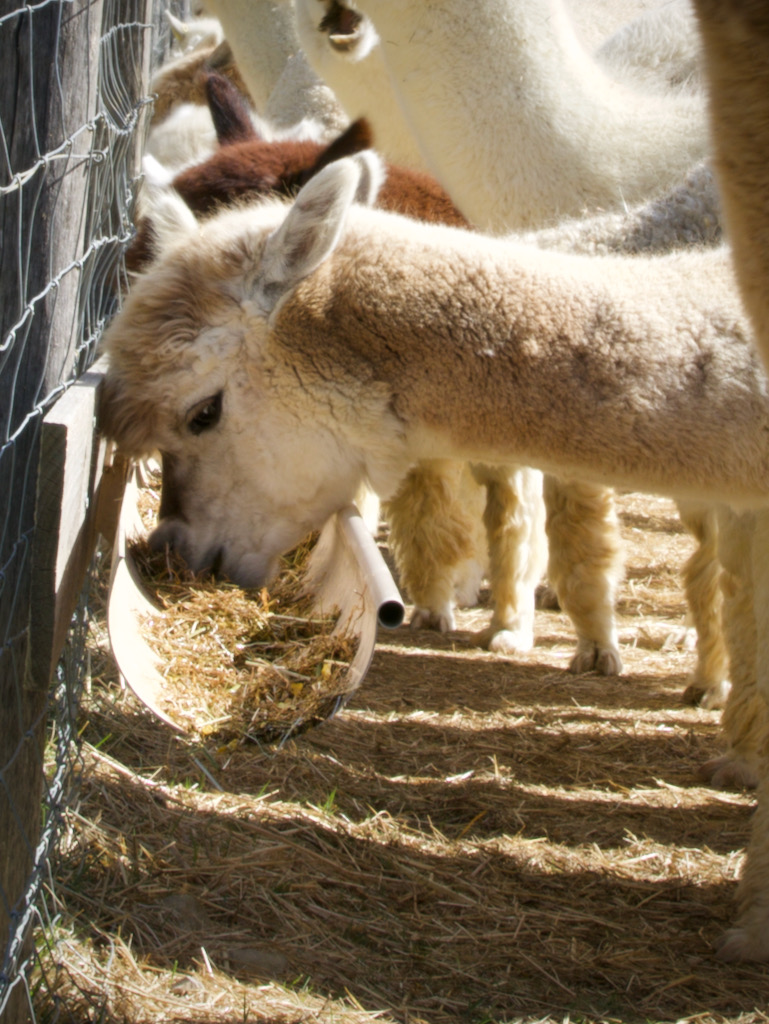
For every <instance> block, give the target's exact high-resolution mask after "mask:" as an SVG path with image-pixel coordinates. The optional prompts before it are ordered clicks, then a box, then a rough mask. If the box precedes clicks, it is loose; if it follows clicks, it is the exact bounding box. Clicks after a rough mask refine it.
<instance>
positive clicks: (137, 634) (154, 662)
mask: <svg viewBox="0 0 769 1024" xmlns="http://www.w3.org/2000/svg"><path fill="white" fill-rule="evenodd" d="M137 498H138V485H137V482H136V478H135V474H131V476H130V477H129V480H128V483H127V485H126V489H125V495H124V497H123V505H122V510H121V514H120V520H119V523H118V528H117V534H116V539H115V545H114V549H113V559H112V573H111V579H110V593H109V601H108V606H107V628H108V630H109V638H110V644H111V646H112V653H113V655H114V658H115V661H116V663H117V666H118V669H119V670H120V673H121V675H122V677H123V679H124V680H125V682H126V684H127V685H128V687H129V688H130V689H131V690H132V691H133V693H134V694H135V695H136V696H137V697H138V698H139V700H140V701H141V702H142V704H144V706H145V707H146V708H148V709H149V710H150V711H151V712H152V713H153V714H154V715H155V716H156V717H157V718H158V719H160V721H162V722H164V723H165V724H166V725H168V726H170V727H171V728H172V729H174V730H176V731H177V732H180V733H184V732H185V731H186V730H185V729H184V728H183V727H182V726H181V725H180V724H179V723H178V722H175V721H174V720H173V719H172V718H171V717H170V716H169V715H168V714H166V712H165V711H163V709H162V708H161V706H160V705H161V703H162V702H163V695H164V689H165V680H164V679H163V676H162V675H161V672H160V668H161V665H160V659H159V657H158V656H157V655H156V654H155V652H154V651H153V650H152V648H151V647H150V646H149V644H148V643H147V641H146V640H145V639H144V637H143V635H142V630H141V623H142V622H143V621H144V620H145V619H146V616H147V615H148V614H151V615H154V616H161V617H162V616H163V614H164V613H163V612H162V611H161V610H159V609H158V608H157V606H156V605H155V604H153V603H152V602H151V601H150V599H149V598H148V596H147V595H146V592H145V590H144V588H143V586H142V583H141V579H140V577H139V573H138V571H137V569H136V566H135V564H134V561H133V559H132V557H131V554H130V551H129V544H130V542H131V541H132V540H134V539H136V538H137V537H140V536H141V535H142V534H143V533H144V532H145V530H144V526H143V525H142V522H141V519H140V517H139V513H138V508H137ZM306 580H307V585H308V587H309V588H310V590H311V591H312V592H313V593H314V595H315V609H316V611H318V612H319V613H322V612H324V611H326V610H328V611H331V610H332V609H334V608H337V609H338V610H339V618H338V620H337V623H336V626H335V627H334V632H345V633H347V634H349V635H351V636H353V637H356V638H357V640H358V647H357V651H356V654H355V656H354V658H353V660H352V662H351V663H350V666H349V669H348V673H347V677H346V679H345V680H343V681H342V685H343V686H344V688H345V692H344V694H343V695H341V696H340V697H339V698H338V699H337V701H336V704H335V705H334V707H333V709H332V710H331V712H330V714H329V715H328V716H327V717H332V716H333V715H334V714H336V712H337V711H339V710H340V708H342V707H343V706H344V705H345V704H346V703H347V701H348V700H349V699H350V696H351V695H352V694H353V693H354V692H355V690H357V688H358V687H359V686H360V684H361V683H362V682H363V679H364V678H365V675H366V672H367V671H368V668H369V665H370V664H371V658H372V656H373V653H374V645H375V643H376V634H377V626H378V625H381V626H384V627H386V628H389V629H394V628H396V627H397V626H400V625H401V623H402V622H403V617H404V613H405V609H404V606H403V601H402V599H401V596H400V593H399V592H398V588H397V587H396V585H395V582H394V580H393V578H392V575H391V574H390V570H389V569H388V568H387V565H386V563H385V561H384V559H383V558H382V555H381V553H380V551H379V548H378V547H377V545H376V542H375V541H374V539H373V537H372V536H371V534H370V533H369V531H368V530H367V528H366V526H365V524H364V522H363V520H362V519H361V517H360V514H359V512H358V510H357V509H356V508H355V506H354V505H349V506H347V507H346V508H343V509H340V511H339V512H337V513H336V514H335V515H333V516H332V517H331V519H329V521H328V522H327V523H326V525H325V526H324V528H323V530H322V531H321V534H320V537H319V538H318V541H317V543H316V545H315V547H314V548H313V551H312V553H311V555H310V559H309V562H308V567H307V575H306ZM302 724H303V722H302V720H301V719H299V720H298V721H297V722H295V723H294V725H293V727H292V728H291V729H289V730H288V731H287V733H286V736H288V735H290V734H291V733H292V732H294V731H296V730H297V729H299V728H300V727H301V726H302ZM284 738H286V737H284Z"/></svg>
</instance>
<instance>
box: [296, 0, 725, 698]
mask: <svg viewBox="0 0 769 1024" xmlns="http://www.w3.org/2000/svg"><path fill="white" fill-rule="evenodd" d="M355 6H356V10H355V11H352V10H351V9H350V8H349V7H347V6H346V5H345V4H342V3H339V2H337V0H328V2H327V3H323V4H319V3H318V0H297V3H296V9H297V23H298V33H299V37H300V40H301V41H302V44H303V46H304V48H305V49H306V51H307V53H308V56H309V59H310V61H311V63H313V65H314V66H315V68H316V70H318V71H319V72H320V73H321V74H322V75H323V76H324V77H326V79H327V80H328V81H329V82H330V83H331V84H332V85H333V87H334V88H335V91H336V92H337V95H338V96H339V97H340V99H341V101H342V104H343V106H345V107H346V109H347V110H348V113H350V112H354V113H359V112H363V110H362V106H361V104H367V105H368V104H371V109H370V111H369V113H370V115H371V120H372V123H373V126H374V130H375V136H376V138H377V140H378V144H380V143H381V144H382V148H383V150H384V152H386V153H388V155H389V152H390V151H389V149H388V145H389V144H390V143H391V141H392V143H393V145H395V146H397V147H398V149H399V151H400V152H401V153H403V152H404V151H405V147H404V144H403V141H402V140H403V137H404V136H406V137H407V136H408V135H409V133H413V136H414V137H415V138H418V140H419V145H420V146H421V149H422V150H423V152H424V154H425V156H426V157H427V161H428V164H429V165H430V166H431V168H432V169H433V170H434V171H435V173H436V174H437V176H438V178H439V180H441V181H442V183H443V184H444V186H445V187H447V190H448V191H449V194H450V195H451V196H452V199H453V200H454V201H455V203H456V204H457V205H458V206H459V207H460V209H462V211H463V212H464V213H465V214H466V215H467V216H469V219H470V220H471V221H473V223H475V224H477V225H479V226H481V227H484V228H486V229H490V230H493V231H495V232H497V233H499V232H501V231H504V230H511V229H520V228H521V226H525V225H535V224H536V225H541V224H543V223H545V222H547V221H553V220H557V219H559V217H561V216H562V215H564V214H568V213H583V212H584V210H585V208H586V207H587V208H589V207H590V206H591V205H592V206H600V207H612V206H614V207H616V206H619V205H622V203H623V202H624V201H625V200H633V199H634V198H635V197H638V196H645V195H648V194H649V193H650V192H652V191H654V190H655V189H659V188H660V187H661V186H662V185H664V184H665V183H667V182H669V181H674V180H677V179H678V177H681V176H683V173H684V172H685V171H686V170H688V169H689V166H690V163H691V162H692V157H693V156H697V157H701V156H702V154H703V153H704V150H705V138H706V131H705V124H704V114H703V104H702V100H701V98H691V97H678V98H667V97H660V96H657V97H651V96H648V95H641V94H638V93H634V92H631V91H630V90H627V89H625V88H623V87H622V86H620V85H618V84H616V83H612V82H610V81H609V79H607V77H606V75H605V74H604V72H603V71H602V70H601V68H600V67H599V65H598V64H597V63H596V62H595V61H593V60H592V59H591V58H590V57H589V55H588V54H587V53H586V52H585V51H584V49H583V48H582V46H581V44H580V43H579V42H578V40H577V37H576V35H575V33H574V31H573V29H572V27H571V24H570V22H569V20H568V17H567V15H566V12H565V10H564V9H563V8H562V6H561V5H560V4H559V3H558V0H550V2H548V3H544V4H543V3H540V2H539V0H524V2H516V3H514V4H513V3H510V2H509V0H490V2H484V3H483V4H475V5H473V7H472V18H471V19H469V20H470V21H472V25H466V24H465V21H466V20H467V19H466V15H467V13H468V10H469V9H468V8H467V7H466V6H465V7H464V8H462V7H461V4H460V3H457V2H454V0H450V2H448V3H443V4H441V5H435V4H433V5H430V6H429V9H428V8H427V7H423V6H421V5H418V4H417V5H409V4H396V5H392V4H389V5H388V4H381V5H380V4H378V3H377V2H376V0H374V2H373V3H371V4H367V2H366V0H363V2H362V3H359V4H357V5H355ZM384 8H387V12H386V14H383V18H384V21H379V13H380V11H384ZM417 8H418V10H417ZM361 11H363V12H365V13H366V14H370V15H372V17H371V18H369V17H365V16H363V17H361V14H360V12H361ZM395 20H397V21H398V22H399V25H398V28H397V30H394V21H395ZM687 28H688V30H689V32H690V28H691V26H690V25H689V26H688V27H687ZM377 29H380V30H381V31H383V30H384V29H386V44H380V43H379V35H380V34H381V31H380V32H378V31H377ZM679 30H680V31H683V30H682V29H680V26H677V25H674V26H673V32H674V34H675V32H677V31H679ZM655 31H660V28H659V22H657V23H655ZM690 34H691V32H690ZM462 48H464V53H463V54H462V55H460V54H459V50H460V49H462ZM649 49H651V47H648V46H647V51H648V50H649ZM396 50H398V51H399V52H398V53H397V54H396V53H395V51H396ZM404 51H409V52H408V53H406V52H404ZM427 51H433V52H432V53H431V54H430V55H428V53H427ZM481 54H482V56H480V55H481ZM617 59H619V60H620V61H623V60H624V59H625V58H624V57H623V55H622V53H620V54H619V56H618V58H617ZM452 62H453V64H452V67H451V68H448V67H443V69H442V70H441V71H438V70H437V67H436V65H437V64H439V63H441V64H443V63H446V64H449V63H452ZM470 63H473V64H474V68H473V70H472V71H471V70H470V67H469V66H468V65H469V64H470ZM449 83H451V84H452V87H453V88H454V89H455V90H456V96H455V99H454V100H453V101H452V102H451V103H450V102H449ZM486 83H488V85H487V84H486ZM484 90H485V91H484ZM486 93H488V95H486ZM373 95H376V96H377V97H380V98H379V99H378V101H377V103H376V104H374V103H373ZM382 97H384V101H383V99H382ZM356 104H357V105H356ZM575 106H578V107H579V114H578V116H572V108H573V107H575ZM428 122H432V123H431V124H430V125H429V126H428V124H427V123H428ZM684 122H685V124H684ZM501 124H504V131H501V130H500V125H501ZM644 124H645V125H646V127H647V128H650V126H651V125H653V126H654V129H653V132H654V135H653V139H654V141H653V142H652V141H651V139H644V140H643V141H640V140H639V137H638V134H637V131H643V130H644V129H643V128H642V127H641V126H642V125H644ZM679 132H682V134H681V135H679ZM610 133H611V134H610ZM572 150H576V151H579V153H580V154H582V155H584V154H587V153H590V154H592V155H591V158H590V159H591V160H592V161H593V163H592V165H591V166H586V164H585V163H583V162H581V161H582V157H581V156H580V157H578V158H572V157H570V156H567V154H568V153H570V152H571V151H572ZM652 150H653V151H654V152H652ZM408 158H409V157H408V154H407V155H406V157H405V159H408ZM412 160H413V158H412ZM500 175H502V177H499V176H500ZM502 179H504V180H502ZM496 486H501V487H504V490H505V493H507V494H508V495H509V496H510V499H511V501H513V503H514V505H513V507H514V508H515V510H516V511H515V514H510V515H507V517H506V519H507V521H508V522H509V523H511V524H513V523H519V522H525V516H524V518H523V520H522V519H521V516H520V511H519V510H520V508H521V507H523V506H522V504H521V501H520V499H521V497H522V496H521V495H518V496H516V494H515V491H514V490H513V489H511V488H510V487H508V486H505V484H504V477H503V476H500V478H499V483H497V481H496V480H494V479H491V481H490V484H489V489H490V493H491V491H492V490H493V488H494V487H496ZM563 486H564V490H563V493H560V492H559V488H558V485H556V484H555V483H552V484H551V485H550V486H549V487H548V491H547V495H548V499H549V500H550V502H552V503H554V504H555V505H557V507H558V508H559V510H560V511H559V514H558V517H557V518H556V516H555V515H554V514H553V515H551V516H549V518H548V530H549V533H550V535H551V536H550V565H549V574H550V576H551V578H552V579H558V580H559V581H560V584H561V594H560V597H561V601H562V604H563V605H564V608H565V610H566V611H567V612H568V614H569V615H570V617H571V619H572V621H573V622H574V625H575V627H576V629H577V633H578V651H577V655H576V656H575V658H574V659H573V660H572V663H571V668H572V670H574V671H577V672H580V671H586V670H590V669H596V670H598V671H601V672H604V673H606V674H613V673H616V672H619V671H620V670H621V666H622V663H621V659H620V655H619V650H618V646H617V639H616V629H615V626H614V621H613V604H614V594H615V588H616V584H617V582H618V580H619V578H620V575H621V571H622V566H621V563H622V559H621V550H622V547H621V543H620V538H619V532H618V526H617V522H616V517H615V516H614V515H613V514H612V513H610V512H608V503H609V502H610V498H609V497H608V496H605V497H604V499H603V500H602V501H601V502H598V503H596V500H595V499H596V495H595V492H594V489H593V488H591V487H589V488H587V489H585V490H582V489H581V488H580V484H579V483H578V482H577V481H569V482H568V483H566V484H564V485H563ZM493 505H494V506H495V507H497V508H498V509H500V515H501V516H502V517H503V519H504V518H505V516H504V506H503V504H502V503H501V502H500V501H495V502H493ZM570 509H573V510H574V515H573V517H572V519H573V526H572V529H571V531H570V530H569V529H568V528H567V526H566V524H565V523H564V522H563V518H564V516H565V515H567V514H568V510H570ZM591 510H592V511H595V513H596V515H597V518H596V520H595V522H594V523H593V524H592V526H591V525H589V524H587V523H585V522H584V521H582V520H581V519H580V518H579V517H580V516H582V515H590V514H591ZM599 510H600V511H599ZM536 517H537V507H536V504H535V505H534V506H530V508H529V516H528V518H529V521H530V522H532V523H533V522H534V520H535V519H536ZM556 524H560V526H559V528H558V530H557V535H558V539H559V541H560V542H561V543H556V542H555V532H556ZM577 534H579V535H580V536H581V537H582V538H583V540H584V541H585V543H586V544H587V543H588V542H589V545H588V546H584V547H583V546H577V545H576V543H574V545H573V547H572V548H571V550H570V544H571V543H572V541H571V537H572V536H574V537H575V538H576V536H577ZM490 535H491V536H495V537H500V536H501V531H500V529H499V528H498V524H497V526H496V527H495V526H494V524H492V528H491V530H490ZM529 535H530V533H529V531H526V530H524V533H523V534H522V542H523V544H524V546H523V547H522V548H521V550H520V552H519V553H518V557H516V546H515V543H514V542H513V541H512V539H509V540H508V543H507V544H506V545H505V546H504V556H505V557H506V558H507V560H508V565H507V571H508V572H509V574H510V575H511V576H512V577H513V579H514V580H515V581H516V582H515V583H514V585H513V589H514V590H515V591H516V592H517V593H519V594H520V595H521V596H522V595H523V594H524V593H526V587H525V586H524V585H523V581H524V580H527V581H528V582H529V583H531V585H532V587H533V582H532V581H533V580H535V579H536V573H537V566H536V565H534V566H530V565H527V564H526V562H525V555H524V552H525V550H526V548H525V544H526V542H527V540H528V537H529ZM497 557H501V552H500V551H497V552H494V551H492V556H491V562H492V564H494V562H495V558H497ZM589 564H592V566H593V572H592V574H591V573H590V572H589V570H588V569H587V568H586V565H589ZM578 569H579V571H578V572H577V571H576V570H578ZM586 573H587V575H588V577H589V578H591V581H592V582H593V584H594V586H591V587H585V586H583V585H582V584H583V583H584V579H585V575H586ZM601 577H602V587H601V586H600V585H599V580H600V579H601ZM498 578H500V579H501V576H498ZM495 604H496V597H495ZM532 615H533V589H532V591H531V594H530V596H529V598H528V599H527V601H526V602H525V605H524V606H523V607H521V609H520V615H514V616H511V617H510V618H509V619H508V621H507V622H505V621H504V619H503V618H499V617H497V618H496V620H495V626H496V629H497V635H494V631H493V630H492V636H491V638H490V647H491V649H492V650H501V651H506V652H513V651H515V650H520V649H526V648H527V647H529V646H531V643H532V640H533V637H532V635H531V633H530V632H529V631H528V629H521V627H520V621H521V619H524V620H526V621H528V620H529V618H530V617H531V616H532ZM436 617H437V619H438V621H439V622H440V623H443V622H444V621H445V613H444V612H443V611H441V612H438V613H437V614H436V615H434V618H436ZM710 618H712V616H711V615H710V613H709V612H708V610H707V608H704V609H702V611H700V610H699V608H697V609H696V610H695V620H696V621H698V622H706V621H709V619H710ZM425 619H427V621H429V616H426V615H425V614H424V613H421V614H420V615H419V616H418V617H417V621H418V622H421V621H424V620H425ZM702 647H703V649H709V645H708V644H703V645H702ZM722 674H723V665H722V663H718V660H717V659H711V662H710V665H709V667H708V666H703V665H699V666H698V670H697V672H696V674H695V675H696V680H697V684H698V687H699V688H701V689H703V690H706V691H710V692H711V694H713V695H715V694H716V693H718V694H721V693H722V689H723V679H722ZM712 699H713V700H714V702H717V701H718V699H719V698H718V697H717V696H713V697H712Z"/></svg>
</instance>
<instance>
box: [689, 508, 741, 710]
mask: <svg viewBox="0 0 769 1024" xmlns="http://www.w3.org/2000/svg"><path fill="white" fill-rule="evenodd" d="M677 505H678V513H679V515H680V517H681V522H682V523H683V524H684V526H685V527H686V529H687V530H688V531H689V533H691V535H692V536H693V537H694V538H695V540H696V541H697V547H696V549H695V551H694V553H693V554H692V555H691V556H690V558H689V559H688V560H687V562H686V565H685V566H684V569H683V576H684V591H685V593H686V602H687V605H688V607H689V615H690V618H691V621H692V623H693V625H694V628H695V631H696V633H697V664H696V666H695V668H694V671H693V672H692V674H691V676H690V677H689V684H688V686H687V687H686V690H685V691H684V695H683V696H684V700H685V701H687V702H688V703H690V704H699V705H700V706H701V707H703V708H720V707H723V705H724V702H725V701H726V696H727V694H728V693H729V681H728V679H727V653H726V646H725V644H724V637H723V630H722V626H721V603H722V593H721V587H720V583H719V581H720V577H721V565H720V563H719V561H718V513H717V511H716V509H714V508H712V507H711V508H707V507H706V508H702V507H700V506H697V505H690V504H689V503H688V502H682V501H679V502H677Z"/></svg>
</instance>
